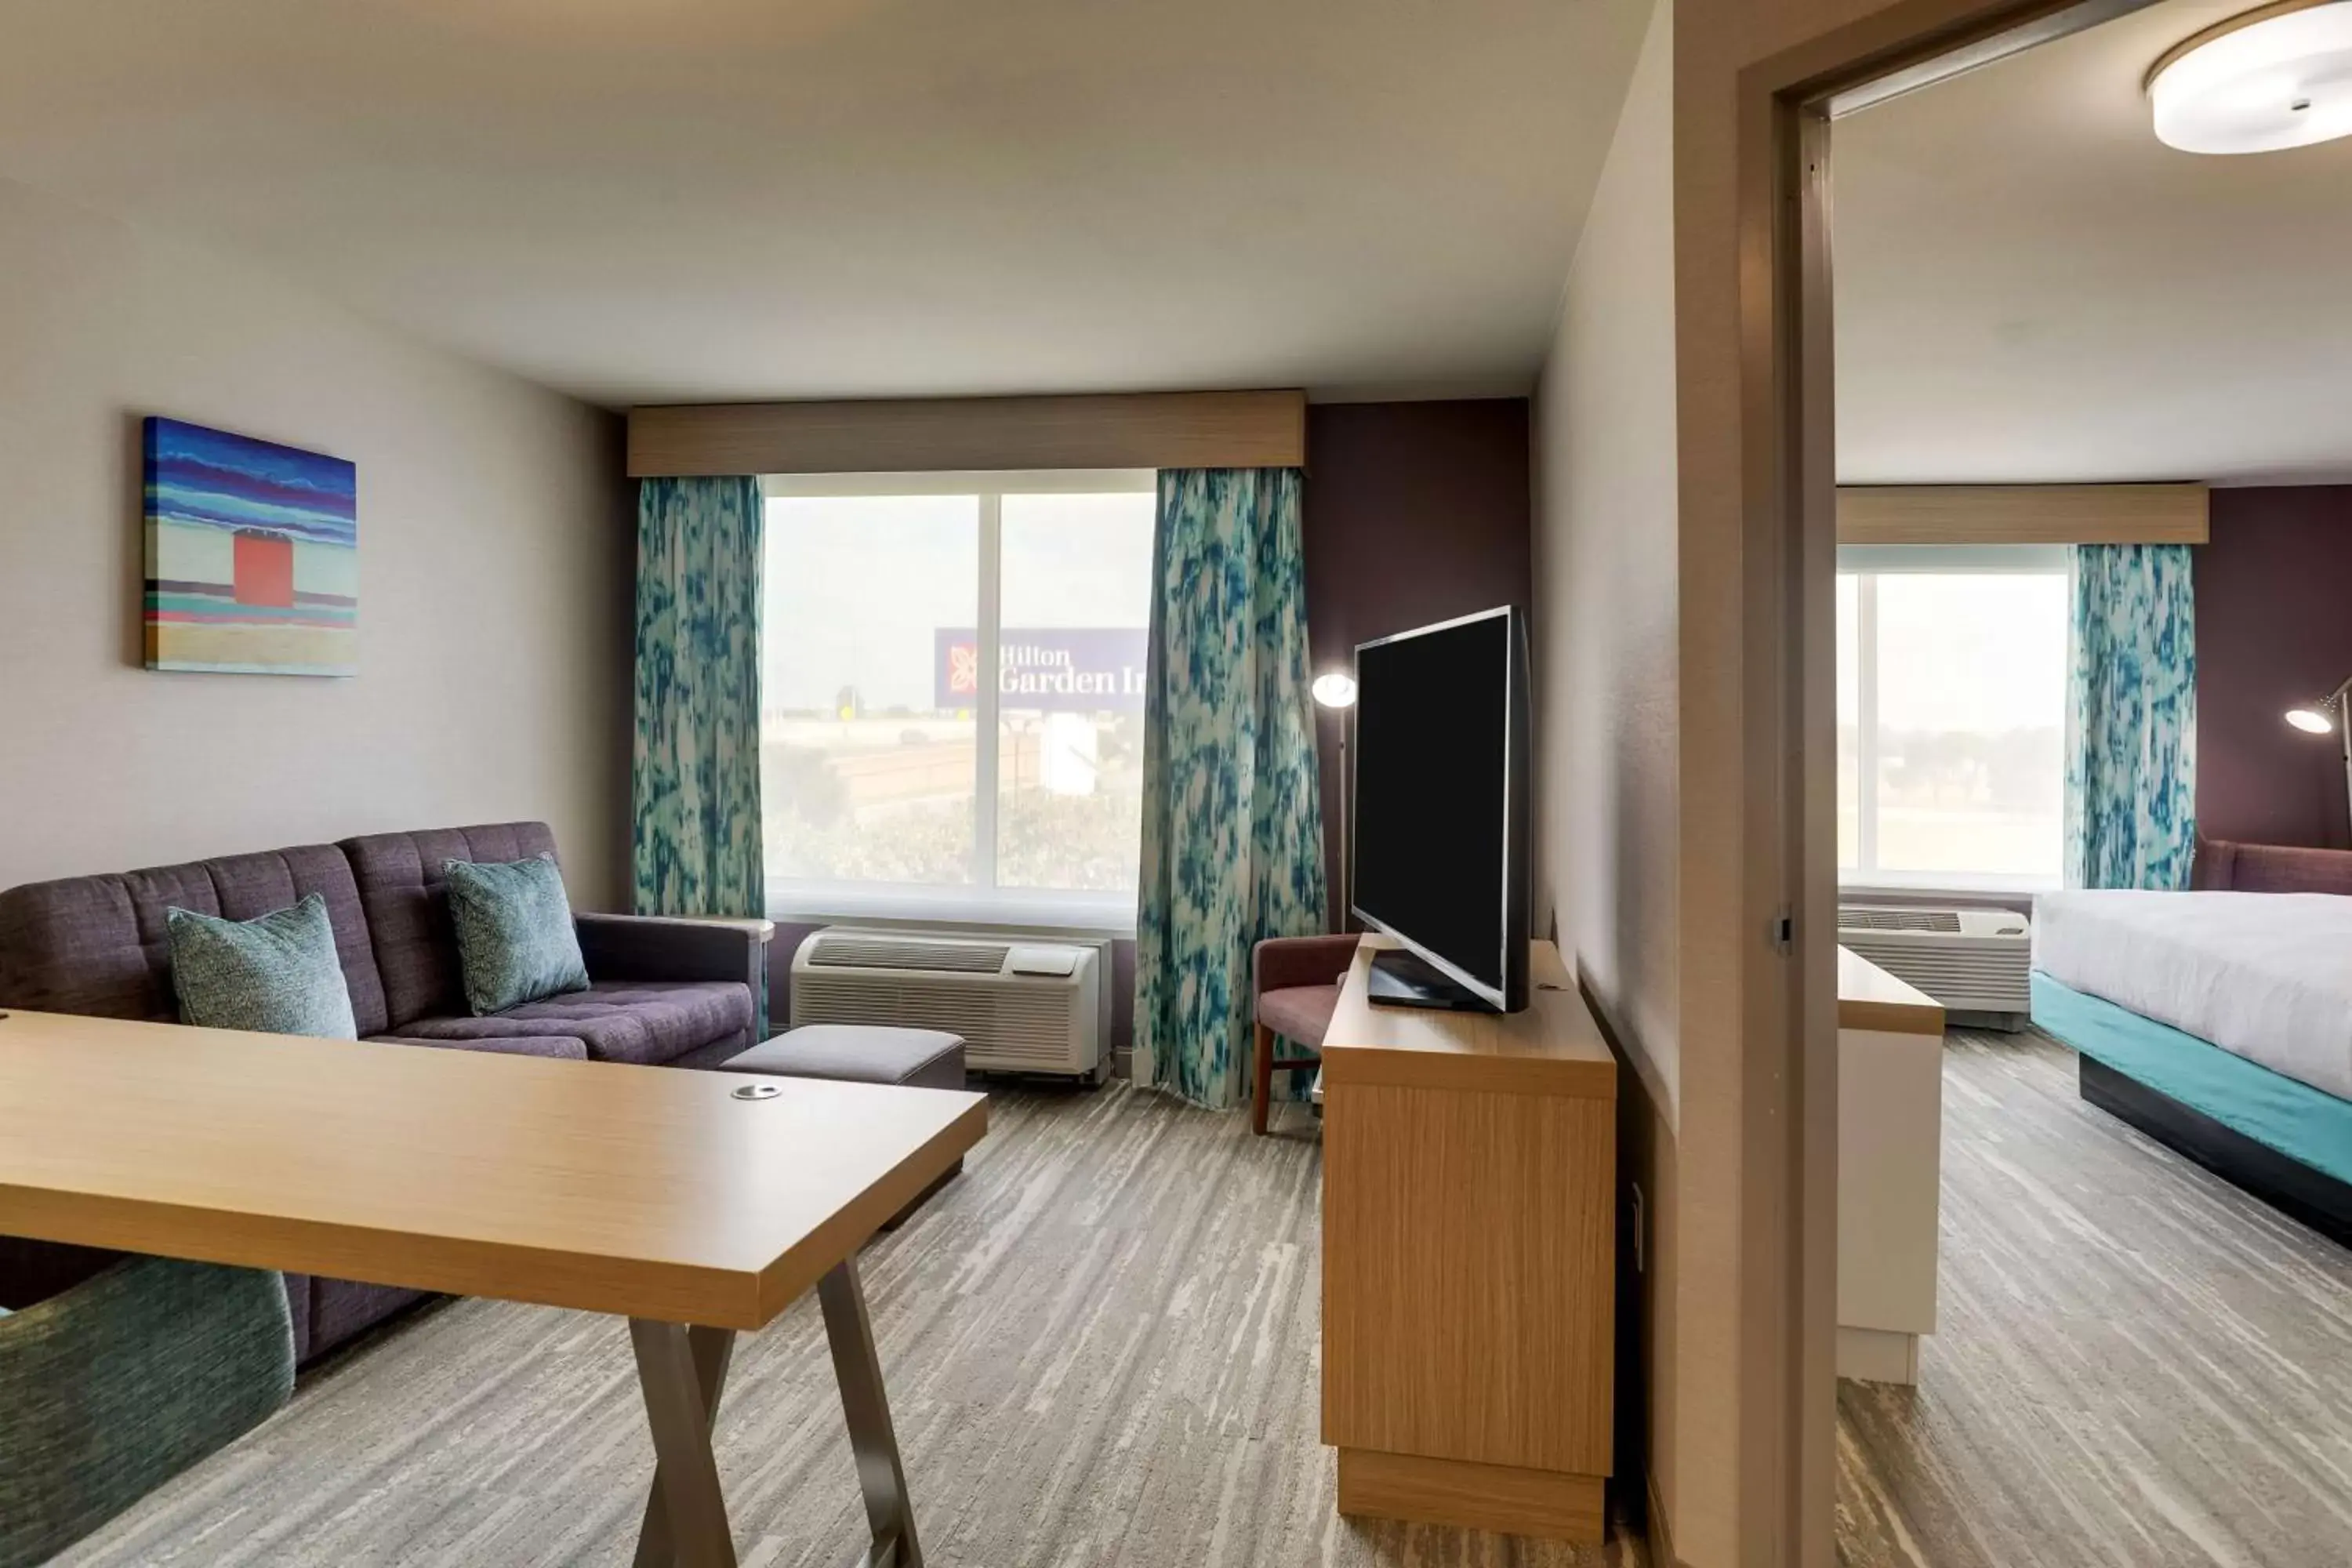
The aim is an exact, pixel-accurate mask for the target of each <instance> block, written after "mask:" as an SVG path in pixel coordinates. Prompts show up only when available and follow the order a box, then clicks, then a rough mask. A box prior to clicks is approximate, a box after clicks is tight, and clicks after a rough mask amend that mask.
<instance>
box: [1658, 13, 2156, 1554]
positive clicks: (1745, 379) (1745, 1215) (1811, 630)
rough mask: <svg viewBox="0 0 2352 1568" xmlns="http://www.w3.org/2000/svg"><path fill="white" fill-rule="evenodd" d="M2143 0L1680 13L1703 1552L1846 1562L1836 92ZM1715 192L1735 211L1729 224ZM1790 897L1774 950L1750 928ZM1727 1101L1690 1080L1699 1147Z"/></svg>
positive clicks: (1944, 63) (1682, 426)
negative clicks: (1752, 41) (1722, 1413)
mask: <svg viewBox="0 0 2352 1568" xmlns="http://www.w3.org/2000/svg"><path fill="white" fill-rule="evenodd" d="M2144 3H2147V0H1891V3H1886V4H1881V5H1876V6H1874V7H1873V8H1869V9H1866V10H1864V12H1863V14H1862V15H1860V16H1854V17H1853V19H1852V20H1849V21H1846V22H1843V23H1837V24H1832V25H1828V26H1819V25H1818V24H1819V23H1820V22H1822V21H1826V16H1825V14H1824V13H1823V11H1822V8H1820V7H1811V8H1804V7H1800V6H1798V5H1791V4H1781V5H1775V6H1771V7H1768V8H1767V9H1766V15H1765V16H1763V17H1762V18H1761V19H1759V20H1756V21H1753V22H1750V21H1749V20H1748V16H1747V14H1746V12H1745V10H1743V8H1742V7H1740V6H1738V5H1733V4H1731V0H1716V3H1715V4H1713V5H1709V6H1707V7H1705V8H1704V9H1705V10H1706V16H1693V17H1691V18H1688V20H1689V21H1690V22H1691V24H1692V25H1691V26H1679V25H1678V26H1677V27H1676V37H1675V54H1676V61H1675V64H1676V70H1675V220H1676V221H1675V263H1676V270H1677V277H1678V283H1677V287H1676V289H1675V316H1676V322H1677V331H1676V335H1675V341H1676V350H1675V353H1676V363H1677V405H1676V443H1677V445H1676V453H1677V458H1678V461H1679V465H1680V471H1681V490H1680V496H1681V500H1680V508H1681V511H1680V517H1681V526H1680V532H1679V537H1680V539H1681V555H1680V559H1681V561H1682V562H1683V563H1684V571H1683V580H1682V582H1681V584H1680V585H1679V589H1678V599H1679V603H1680V605H1681V606H1682V615H1681V617H1680V625H1681V627H1682V628H1683V630H1682V637H1683V645H1682V646H1683V650H1684V657H1683V666H1682V668H1683V671H1684V679H1683V681H1682V685H1681V688H1680V694H1679V704H1680V711H1681V715H1682V734H1683V738H1684V745H1685V756H1684V759H1683V762H1684V768H1683V779H1684V783H1683V795H1682V799H1681V804H1680V816H1681V821H1682V824H1683V837H1682V843H1683V847H1684V859H1683V871H1682V878H1681V905H1680V907H1681V910H1682V916H1681V918H1682V922H1683V936H1682V944H1683V951H1684V952H1685V960H1684V969H1683V974H1684V981H1683V984H1682V987H1681V991H1680V994H1681V997H1682V1002H1683V1015H1682V1017H1683V1030H1684V1040H1685V1060H1684V1073H1685V1083H1686V1084H1688V1083H1691V1082H1701V1083H1705V1082H1707V1081H1709V1080H1710V1079H1713V1080H1715V1081H1718V1082H1721V1081H1725V1080H1728V1081H1730V1082H1731V1083H1732V1084H1733V1085H1734V1086H1735V1087H1734V1089H1733V1090H1732V1093H1731V1100H1732V1103H1731V1105H1730V1107H1729V1108H1728V1116H1727V1118H1726V1120H1727V1121H1729V1123H1730V1125H1729V1126H1728V1127H1727V1128H1720V1129H1717V1128H1709V1129H1707V1131H1713V1132H1715V1133H1716V1134H1717V1140H1718V1141H1717V1144H1716V1147H1717V1148H1719V1149H1721V1150H1722V1151H1723V1152H1722V1153H1721V1154H1720V1155H1713V1154H1710V1155H1709V1156H1708V1157H1706V1158H1705V1159H1704V1160H1701V1161H1685V1163H1683V1165H1682V1168H1681V1170H1680V1180H1681V1184H1682V1188H1683V1194H1682V1210H1683V1213H1684V1215H1685V1219H1686V1221H1687V1220H1690V1219H1691V1216H1693V1215H1703V1214H1706V1212H1707V1211H1708V1210H1709V1208H1710V1206H1711V1205H1720V1207H1719V1208H1717V1211H1716V1212H1726V1211H1727V1212H1729V1213H1730V1214H1733V1215H1736V1218H1735V1219H1733V1220H1731V1221H1730V1222H1729V1223H1730V1225H1731V1226H1734V1227H1736V1237H1735V1238H1734V1243H1733V1244H1731V1245H1728V1246H1727V1248H1726V1249H1727V1250H1728V1251H1730V1252H1732V1253H1733V1254H1734V1256H1735V1258H1736V1261H1735V1263H1734V1265H1733V1271H1732V1279H1730V1281H1729V1285H1730V1289H1727V1290H1718V1291H1717V1292H1716V1297H1717V1300H1721V1301H1723V1302H1724V1303H1725V1305H1726V1306H1727V1309H1728V1312H1729V1315H1730V1326H1729V1327H1728V1329H1726V1328H1725V1327H1724V1326H1723V1324H1722V1321H1721V1318H1720V1316H1719V1315H1718V1314H1717V1313H1715V1312H1712V1311H1694V1310H1689V1307H1690V1306H1691V1305H1695V1304H1696V1303H1692V1302H1691V1301H1690V1298H1691V1297H1692V1295H1693V1294H1695V1293H1696V1292H1694V1289H1693V1287H1694V1285H1695V1284H1696V1281H1695V1280H1694V1279H1691V1278H1690V1276H1689V1275H1688V1274H1687V1273H1686V1274H1685V1278H1684V1281H1683V1287H1684V1291H1685V1303H1686V1305H1685V1311H1684V1313H1683V1316H1682V1319H1681V1321H1680V1322H1679V1325H1678V1332H1679V1333H1680V1334H1681V1335H1682V1336H1683V1337H1684V1340H1685V1345H1687V1346H1689V1347H1691V1348H1689V1349H1686V1350H1685V1351H1684V1352H1683V1354H1682V1360H1683V1362H1684V1363H1685V1364H1684V1369H1683V1371H1682V1373H1681V1375H1682V1376H1684V1377H1685V1380H1686V1381H1685V1391H1686V1394H1687V1391H1688V1389H1689V1388H1690V1387H1691V1386H1693V1384H1692V1383H1690V1382H1689V1381H1688V1380H1689V1378H1690V1370H1689V1369H1690V1367H1691V1366H1692V1364H1693V1363H1696V1365H1698V1366H1700V1367H1704V1368H1706V1369H1707V1370H1708V1371H1709V1372H1713V1371H1714V1370H1715V1367H1716V1365H1717V1363H1712V1362H1710V1361H1709V1360H1706V1359H1703V1358H1707V1357H1710V1356H1720V1355H1721V1354H1722V1352H1723V1350H1724V1349H1728V1351H1729V1359H1730V1363H1731V1364H1730V1367H1729V1369H1728V1372H1729V1379H1730V1381H1731V1383H1732V1384H1733V1390H1734V1394H1733V1396H1734V1399H1735V1401H1736V1410H1737V1415H1736V1416H1734V1417H1733V1418H1732V1420H1731V1423H1730V1431H1729V1437H1728V1443H1729V1448H1730V1452H1729V1454H1728V1455H1727V1456H1724V1455H1721V1454H1719V1453H1717V1451H1716V1446H1715V1445H1711V1444H1709V1445H1700V1444H1693V1443H1690V1442H1689V1441H1688V1438H1687V1434H1685V1448H1686V1449H1696V1450H1697V1453H1696V1458H1699V1459H1702V1460H1704V1461H1706V1462H1705V1463H1700V1464H1694V1463H1693V1462H1692V1460H1693V1458H1694V1456H1693V1455H1692V1454H1691V1453H1688V1452H1686V1453H1685V1454H1684V1455H1683V1464H1682V1468H1681V1469H1680V1470H1679V1472H1678V1473H1679V1474H1680V1475H1681V1476H1682V1477H1683V1478H1684V1479H1685V1482H1688V1481H1690V1480H1691V1479H1693V1477H1694V1476H1695V1475H1696V1476H1698V1477H1701V1478H1703V1479H1708V1480H1709V1483H1710V1484H1708V1485H1706V1486H1702V1487H1701V1488H1699V1489H1698V1496H1697V1498H1696V1500H1693V1497H1692V1496H1691V1495H1689V1493H1690V1491H1691V1488H1689V1487H1688V1486H1687V1485H1686V1486H1685V1489H1684V1491H1685V1495H1683V1496H1681V1497H1680V1498H1678V1500H1677V1501H1678V1506H1680V1507H1681V1508H1682V1509H1683V1510H1684V1512H1683V1516H1682V1518H1681V1519H1680V1520H1679V1521H1678V1523H1679V1524H1680V1525H1681V1526H1682V1528H1683V1530H1684V1531H1685V1535H1686V1536H1690V1535H1705V1536H1706V1538H1707V1539H1706V1543H1705V1544H1704V1545H1703V1546H1700V1545H1699V1544H1698V1543H1697V1542H1694V1546H1695V1548H1696V1549H1697V1550H1699V1551H1700V1552H1703V1553H1705V1554H1708V1555H1710V1556H1721V1557H1723V1558H1724V1560H1726V1561H1731V1560H1734V1559H1735V1558H1736V1560H1738V1561H1740V1562H1750V1561H1753V1562H1756V1563H1776V1564H1782V1565H1787V1568H1826V1565H1827V1564H1829V1563H1832V1562H1833V1561H1834V1560H1835V1541H1834V1528H1833V1526H1834V1502H1835V1473H1836V1472H1835V1459H1836V1453H1835V1441H1836V1405H1835V1392H1834V1391H1835V1382H1834V1377H1835V1349H1836V1300H1835V1283H1836V1280H1835V1262H1836V1258H1835V1242H1836V1237H1835V1232H1836V1219H1835V1216H1836V1204H1835V1187H1834V1179H1833V1178H1834V1171H1835V1164H1836V1154H1835V1138H1836V1131H1837V1125H1836V1121H1837V1118H1836V1097H1837V1091H1838V1085H1837V1075H1836V1072H1835V1063H1836V1031H1835V1028H1834V1026H1833V1023H1834V1012H1835V1010H1834V1005H1833V999H1834V991H1833V990H1832V966H1831V964H1830V962H1829V956H1830V955H1829V953H1828V952H1827V947H1828V945H1829V943H1830V942H1831V941H1832V935H1833V932H1834V931H1835V906H1834V901H1833V892H1834V889H1833V882H1834V878H1833V875H1832V874H1831V873H1830V872H1829V871H1828V870H1827V869H1826V868H1829V867H1832V866H1833V864H1834V861H1833V859H1832V857H1831V854H1830V844H1831V839H1832V837H1833V835H1832V836H1825V835H1824V834H1823V832H1822V822H1823V820H1824V817H1823V812H1822V802H1823V800H1824V798H1831V799H1833V795H1830V796H1826V797H1825V795H1824V792H1825V791H1829V790H1831V789H1832V787H1833V784H1832V777H1831V773H1832V770H1831V769H1830V767H1829V763H1828V762H1827V761H1826V760H1825V758H1826V757H1827V756H1828V754H1829V753H1828V752H1824V751H1823V750H1822V749H1821V748H1819V747H1818V746H1814V745H1812V744H1811V741H1812V738H1813V737H1814V736H1815V735H1817V734H1818V733H1819V732H1820V731H1821V722H1822V714H1823V712H1824V710H1825V707H1826V705H1828V704H1830V703H1831V702H1832V700H1833V697H1834V682H1833V679H1832V676H1831V675H1830V673H1828V669H1829V667H1828V666H1827V665H1826V664H1825V661H1824V660H1823V659H1822V658H1821V657H1820V652H1819V649H1820V642H1821V639H1822V638H1823V637H1828V636H1832V635H1833V632H1832V628H1831V627H1829V626H1822V625H1817V624H1814V623H1815V620H1816V616H1815V615H1814V614H1811V613H1808V607H1809V606H1813V605H1818V604H1819V603H1820V602H1821V601H1822V599H1823V598H1824V597H1825V595H1826V587H1827V584H1828V581H1829V579H1830V576H1831V574H1832V568H1831V566H1830V564H1829V563H1830V560H1831V559H1832V558H1833V556H1834V546H1835V542H1836V541H1837V539H1838V536H1839V529H1838V523H1837V505H1836V492H1835V479H1834V473H1835V452H1834V434H1833V426H1834V420H1833V411H1834V389H1833V385H1832V373H1833V362H1834V355H1833V353H1832V348H1831V336H1832V331H1831V311H1832V294H1831V276H1830V259H1829V251H1828V195H1827V192H1828V184H1829V174H1830V163H1831V160H1830V157H1829V153H1830V137H1829V136H1828V134H1827V116H1828V113H1829V111H1830V108H1831V105H1832V99H1833V98H1834V97H1835V96H1836V95H1840V94H1846V95H1849V96H1851V95H1853V94H1855V93H1856V91H1857V89H1864V88H1865V87H1866V86H1867V85H1868V84H1871V83H1874V82H1884V81H1888V80H1890V79H1895V78H1896V77H1898V76H1900V77H1902V78H1903V79H1904V80H1903V82H1902V86H1903V88H1904V89H1910V88H1916V87H1923V86H1927V85H1930V84H1931V83H1932V82H1934V81H1936V80H1940V79H1945V77H1946V76H1948V75H1949V74H1950V73H1951V71H1953V70H1956V69H1962V68H1967V67H1968V66H1969V65H1971V64H1975V63H1981V61H1982V60H1984V59H1986V58H1998V54H1999V52H2000V49H2001V48H2002V47H2005V46H2004V37H2005V36H2010V35H2014V36H2016V37H2025V36H2026V35H2029V34H2030V35H2031V36H2032V38H2033V39H2034V40H2035V41H2041V40H2046V39H2047V38H2049V37H2056V36H2059V34H2060V33H2061V32H2063V31H2066V30H2076V29H2079V27H2080V26H2084V25H2088V24H2089V23H2091V22H2093V21H2096V20H2104V19H2105V18H2107V17H2109V16H2114V15H2117V14H2120V12H2122V11H2125V10H2129V9H2137V8H2138V7H2139V5H2142V4H2144ZM1735 18H1736V19H1737V20H1738V21H1739V22H1741V23H1742V24H1743V25H1744V26H1747V27H1748V28H1749V30H1750V36H1759V35H1760V36H1765V37H1769V36H1773V35H1775V34H1777V35H1778V36H1780V37H1785V38H1788V39H1789V40H1790V41H1789V43H1788V44H1787V45H1786V47H1780V48H1779V49H1777V50H1769V47H1767V48H1756V49H1754V51H1753V52H1752V53H1743V51H1742V48H1741V47H1740V46H1738V45H1732V46H1727V47H1725V46H1717V47H1706V46H1698V45H1694V44H1691V43H1688V42H1686V40H1689V39H1691V38H1693V37H1696V30H1697V29H1698V28H1700V27H1707V26H1714V27H1728V26H1730V25H1731V24H1732V22H1733V21H1734V20H1735ZM1743 62H1744V63H1743ZM1686 66H1687V70H1686V69H1685V67H1686ZM1726 68H1727V69H1726ZM1726 74H1727V75H1728V76H1729V77H1730V78H1731V80H1730V82H1729V83H1728V84H1727V83H1726V82H1725V80H1724V76H1725V75H1726ZM1727 85H1728V86H1729V87H1730V89H1731V90H1730V92H1729V94H1728V95H1727V97H1728V100H1729V101H1728V102H1726V101H1725V97H1726V95H1725V94H1724V91H1723V89H1724V88H1725V87H1726V86H1727ZM1718 179H1727V180H1728V182H1729V185H1730V194H1731V195H1732V197H1733V202H1732V206H1733V209H1734V216H1733V221H1732V226H1731V230H1730V232H1729V233H1728V234H1725V233H1723V232H1722V231H1721V216H1718V215H1719V214H1720V212H1721V206H1720V200H1721V198H1720V195H1719V194H1718V193H1719V190H1720V187H1719V185H1718V184H1717V182H1718ZM1710 204H1715V205H1710ZM1719 290H1736V295H1735V298H1736V305H1735V306H1734V308H1733V311H1732V315H1731V321H1730V322H1729V323H1728V325H1730V327H1731V328H1732V330H1731V331H1729V332H1728V333H1722V332H1721V331H1720V329H1721V328H1722V327H1723V326H1724V325H1726V324H1727V323H1723V322H1718V321H1715V320H1713V319H1712V318H1713V317H1714V316H1715V314H1716V312H1717V291H1719ZM1702 326H1703V327H1704V328H1705V329H1706V331H1700V330H1699V328H1700V327H1702ZM1726 344H1728V345H1730V346H1729V347H1725V346H1724V345H1726ZM1727 371H1729V372H1731V373H1732V374H1730V375H1728V376H1727V374H1726V372H1727ZM1725 394H1728V396H1726V395H1725ZM1726 403H1736V416H1734V417H1731V418H1726V417H1724V416H1725V414H1726V412H1727V410H1726V408H1725V406H1724V405H1725V404H1726ZM1727 615H1728V616H1730V617H1731V619H1732V624H1731V625H1728V626H1725V625H1723V622H1722V617H1724V616H1727ZM1711 617H1712V618H1713V619H1712V621H1711V619H1710V618H1711ZM1709 733H1715V734H1723V735H1727V736H1730V737H1732V739H1731V740H1730V742H1728V743H1727V745H1725V746H1723V747H1720V748H1717V747H1714V746H1708V745H1705V744H1702V745H1700V746H1699V751H1700V752H1701V755H1700V757H1699V760H1698V763H1697V767H1696V777H1695V776H1694V767H1693V758H1692V754H1691V749H1692V747H1693V745H1694V741H1695V738H1696V737H1699V736H1703V735H1706V734H1709ZM1725 751H1727V752H1732V753H1733V754H1732V755H1731V756H1729V757H1726V756H1724V755H1721V754H1719V753H1720V752H1725ZM1727 764H1728V765H1727ZM1718 778H1719V779H1723V780H1727V781H1732V782H1729V783H1727V784H1722V785H1717V784H1715V782H1714V781H1715V780H1717V779H1718ZM1792 908H1793V909H1794V910H1795V912H1796V915H1797V919H1796V921H1795V929H1796V939H1795V942H1794V944H1793V945H1794V950H1793V952H1790V953H1788V954H1786V955H1782V954H1780V953H1778V952H1772V951H1771V948H1770V946H1769V942H1766V941H1764V940H1759V935H1758V934H1757V933H1764V932H1769V931H1774V930H1776V929H1778V917H1779V916H1780V915H1781V914H1783V913H1785V912H1787V911H1789V910H1791V909H1792ZM1735 933H1736V934H1735ZM1694 976H1696V977H1697V978H1694ZM1723 993H1727V994H1723ZM1718 995H1720V999H1718ZM1726 1026H1728V1027H1726ZM1717 1030H1723V1031H1724V1032H1726V1033H1728V1034H1729V1035H1730V1036H1731V1037H1732V1039H1733V1042H1734V1043H1733V1044H1732V1046H1731V1047H1730V1055H1731V1060H1730V1062H1728V1063H1719V1064H1717V1067H1731V1068H1736V1070H1735V1071H1733V1072H1729V1073H1726V1072H1721V1071H1713V1070H1710V1069H1709V1068H1708V1067H1707V1064H1706V1061H1704V1060H1702V1058H1707V1057H1710V1056H1711V1055H1712V1054H1713V1053H1712V1052H1710V1051H1709V1050H1708V1049H1707V1048H1706V1046H1705V1042H1706V1040H1707V1038H1708V1037H1709V1036H1710V1035H1711V1034H1714V1033H1716V1032H1717ZM1712 1109H1713V1108H1711V1107H1709V1106H1708V1105H1707V1104H1706V1101H1705V1100H1702V1098H1701V1097H1700V1096H1698V1095H1696V1094H1694V1093H1686V1095H1685V1100H1684V1102H1683V1114H1684V1123H1683V1136H1684V1140H1685V1143H1684V1147H1685V1150H1691V1149H1693V1148H1694V1147H1696V1146H1697V1145H1696V1140H1695V1139H1694V1133H1695V1132H1696V1133H1698V1136H1700V1137H1704V1136H1706V1133H1705V1132H1701V1131H1699V1129H1700V1128H1701V1127H1702V1125H1703V1124H1704V1123H1706V1122H1709V1121H1713V1120H1715V1117H1714V1116H1713V1115H1712V1114H1711V1110H1712ZM1825 1175H1826V1176H1827V1177H1829V1178H1830V1179H1828V1180H1824V1177H1825ZM1726 1176H1728V1178H1729V1180H1728V1181H1726V1179H1725V1178H1726ZM1693 1223H1697V1222H1693ZM1723 1458H1728V1460H1729V1463H1728V1464H1727V1465H1726V1464H1724V1463H1722V1462H1721V1461H1722V1460H1723ZM1714 1475H1722V1476H1723V1477H1724V1479H1723V1480H1722V1482H1720V1483H1715V1482H1713V1480H1712V1477H1713V1476H1714Z"/></svg>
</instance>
